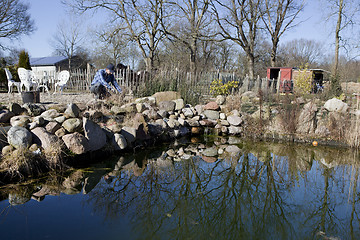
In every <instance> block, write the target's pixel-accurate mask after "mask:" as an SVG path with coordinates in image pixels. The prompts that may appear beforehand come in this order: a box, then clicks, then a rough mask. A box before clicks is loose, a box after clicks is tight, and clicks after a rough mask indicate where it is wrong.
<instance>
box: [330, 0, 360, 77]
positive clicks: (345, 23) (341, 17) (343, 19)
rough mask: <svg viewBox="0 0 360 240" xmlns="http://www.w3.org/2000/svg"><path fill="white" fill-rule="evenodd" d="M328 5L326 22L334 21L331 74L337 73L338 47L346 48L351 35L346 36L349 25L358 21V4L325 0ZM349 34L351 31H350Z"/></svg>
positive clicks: (349, 1)
mask: <svg viewBox="0 0 360 240" xmlns="http://www.w3.org/2000/svg"><path fill="white" fill-rule="evenodd" d="M325 3H326V4H327V7H328V17H327V18H326V21H327V22H335V29H334V30H335V31H334V35H335V53H334V63H333V68H332V74H333V75H334V76H337V75H338V67H339V57H340V49H341V48H346V47H347V46H346V45H347V40H348V39H349V38H351V37H352V36H348V37H347V36H346V31H347V29H348V28H349V27H351V26H354V24H357V23H358V21H359V16H358V14H359V10H360V4H359V2H358V1H352V0H329V1H325ZM351 34H353V33H352V31H351Z"/></svg>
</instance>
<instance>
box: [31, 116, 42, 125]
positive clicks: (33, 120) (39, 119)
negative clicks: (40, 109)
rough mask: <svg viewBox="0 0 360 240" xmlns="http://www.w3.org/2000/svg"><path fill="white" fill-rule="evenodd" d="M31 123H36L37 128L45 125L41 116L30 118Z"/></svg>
mask: <svg viewBox="0 0 360 240" xmlns="http://www.w3.org/2000/svg"><path fill="white" fill-rule="evenodd" d="M32 122H34V123H36V124H37V125H38V126H42V125H44V124H45V119H44V118H43V117H41V116H36V117H33V118H32Z"/></svg>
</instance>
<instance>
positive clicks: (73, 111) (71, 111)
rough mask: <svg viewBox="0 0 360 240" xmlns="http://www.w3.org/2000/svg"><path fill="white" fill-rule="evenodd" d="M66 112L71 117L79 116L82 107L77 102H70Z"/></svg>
mask: <svg viewBox="0 0 360 240" xmlns="http://www.w3.org/2000/svg"><path fill="white" fill-rule="evenodd" d="M64 113H65V114H66V115H68V116H69V117H71V118H77V117H79V115H80V108H79V107H78V106H77V105H76V104H75V103H69V105H68V106H67V108H66V110H65V112H64Z"/></svg>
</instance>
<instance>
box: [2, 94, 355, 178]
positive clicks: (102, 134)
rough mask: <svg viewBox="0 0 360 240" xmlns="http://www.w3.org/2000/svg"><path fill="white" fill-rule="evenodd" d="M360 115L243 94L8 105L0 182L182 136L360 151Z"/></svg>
mask: <svg viewBox="0 0 360 240" xmlns="http://www.w3.org/2000/svg"><path fill="white" fill-rule="evenodd" d="M359 114H360V112H359V111H358V110H356V108H354V107H351V106H349V105H348V104H347V103H345V102H344V101H341V100H339V99H336V98H333V99H330V100H327V101H320V100H319V99H309V100H304V99H303V98H295V97H292V98H288V97H287V96H282V99H279V100H278V104H264V101H263V99H262V96H259V95H258V94H256V93H254V92H245V93H243V94H241V95H240V94H239V95H236V96H228V97H225V96H221V95H219V96H217V97H216V98H214V99H211V100H210V101H208V102H207V103H205V104H199V105H195V106H192V105H190V104H187V103H185V102H184V100H183V99H182V98H181V96H180V95H179V93H177V92H159V93H156V94H154V95H153V96H149V97H143V98H132V97H124V96H113V97H111V98H109V99H107V100H90V101H88V102H86V103H83V102H82V103H76V102H71V103H67V104H65V103H56V104H53V103H46V104H42V103H26V104H19V103H15V102H11V103H8V104H6V105H4V106H3V107H2V110H1V112H0V122H1V124H2V127H1V133H2V134H1V136H0V137H1V140H2V141H1V144H2V157H1V160H0V168H1V172H0V179H1V180H0V181H1V182H3V183H4V182H11V181H19V180H21V179H23V178H27V177H29V176H35V175H38V174H41V173H44V172H47V171H49V170H51V169H57V168H62V167H67V166H68V165H71V164H74V163H76V161H92V160H94V159H96V158H99V157H100V158H101V157H102V156H105V155H106V154H108V155H110V154H114V153H118V154H121V152H126V151H141V149H143V148H146V147H147V146H150V145H153V144H155V143H158V142H171V141H173V140H174V139H177V138H181V137H184V136H202V135H222V136H227V135H231V136H238V137H242V138H252V139H256V140H267V141H268V140H272V141H296V142H304V143H312V142H314V141H316V142H317V143H319V144H332V145H341V146H344V147H355V148H357V147H358V146H359V140H358V136H359V135H360V134H359V130H358V117H359Z"/></svg>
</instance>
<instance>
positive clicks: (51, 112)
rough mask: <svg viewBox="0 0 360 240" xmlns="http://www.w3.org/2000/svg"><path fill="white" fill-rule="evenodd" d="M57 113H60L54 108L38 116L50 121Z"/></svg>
mask: <svg viewBox="0 0 360 240" xmlns="http://www.w3.org/2000/svg"><path fill="white" fill-rule="evenodd" d="M59 115H60V113H59V112H58V111H57V110H56V109H49V110H46V111H45V112H43V113H41V115H40V116H42V117H43V118H44V119H45V120H48V121H52V120H53V119H54V118H56V117H58V116H59Z"/></svg>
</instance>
